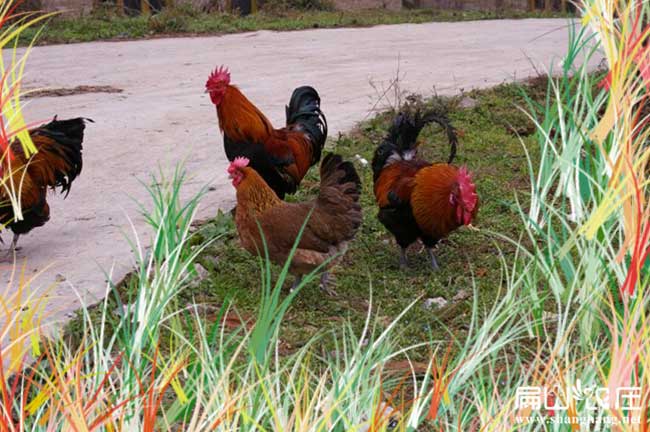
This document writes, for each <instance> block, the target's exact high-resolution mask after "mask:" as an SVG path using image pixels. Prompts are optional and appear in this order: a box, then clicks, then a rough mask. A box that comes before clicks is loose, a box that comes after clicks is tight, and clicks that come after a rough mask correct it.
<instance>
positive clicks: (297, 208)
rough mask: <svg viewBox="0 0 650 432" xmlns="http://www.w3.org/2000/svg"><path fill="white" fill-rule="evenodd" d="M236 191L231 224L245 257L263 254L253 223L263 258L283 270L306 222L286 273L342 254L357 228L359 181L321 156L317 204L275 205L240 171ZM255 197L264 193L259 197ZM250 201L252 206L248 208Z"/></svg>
mask: <svg viewBox="0 0 650 432" xmlns="http://www.w3.org/2000/svg"><path fill="white" fill-rule="evenodd" d="M243 172H244V173H245V176H244V179H243V180H242V181H241V183H240V184H239V186H238V187H237V210H236V223H237V229H238V231H239V235H240V239H241V241H242V245H243V246H244V248H245V249H247V250H248V251H249V252H251V253H254V254H263V246H262V239H261V236H260V232H259V229H258V226H257V224H256V223H255V220H257V222H259V225H260V227H261V229H262V232H263V233H264V236H265V239H266V244H267V248H268V253H269V257H270V258H271V260H272V261H274V262H275V263H277V264H283V263H284V262H285V261H286V259H287V258H288V256H289V253H290V251H291V248H292V247H293V244H294V242H295V241H296V239H297V238H298V236H299V234H300V229H301V227H302V225H303V222H304V221H305V220H306V219H307V218H308V217H309V219H308V221H307V224H306V225H305V228H304V230H303V232H302V236H301V237H300V242H299V243H298V249H297V251H296V253H295V255H294V257H293V260H292V266H291V270H292V271H293V272H294V273H307V272H309V271H311V270H313V269H314V268H315V267H317V266H319V265H320V264H322V263H323V262H325V261H326V260H328V259H330V258H332V257H334V256H335V255H337V254H340V253H342V252H344V251H345V248H346V245H347V242H348V241H349V240H351V239H352V238H353V237H354V235H355V234H356V232H357V230H358V229H359V226H360V225H361V220H362V217H361V216H362V215H361V206H360V205H359V194H360V189H361V181H360V179H359V176H358V175H357V173H356V171H355V169H354V166H353V165H352V163H350V162H345V161H343V160H342V158H341V157H340V156H339V155H334V154H329V155H327V156H326V157H325V158H324V160H323V162H322V164H321V170H320V172H321V188H320V193H319V195H318V197H317V198H315V199H313V200H311V201H306V202H302V203H287V202H284V201H281V200H279V199H278V198H277V196H275V194H273V196H267V195H269V194H270V193H273V191H272V190H271V189H270V188H269V187H268V186H267V185H266V184H263V185H262V184H261V183H260V182H263V180H262V178H261V177H260V176H259V175H257V173H256V172H255V171H254V170H252V169H250V168H244V170H243ZM260 191H264V194H263V195H260ZM250 200H256V201H258V202H256V203H253V202H250Z"/></svg>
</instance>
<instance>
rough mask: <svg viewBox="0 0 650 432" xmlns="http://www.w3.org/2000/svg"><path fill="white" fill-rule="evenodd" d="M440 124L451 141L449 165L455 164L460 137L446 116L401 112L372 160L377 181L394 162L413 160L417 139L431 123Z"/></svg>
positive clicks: (431, 112)
mask: <svg viewBox="0 0 650 432" xmlns="http://www.w3.org/2000/svg"><path fill="white" fill-rule="evenodd" d="M432 122H434V123H438V124H439V125H440V126H442V127H443V128H444V129H445V132H446V133H447V139H448V140H449V145H450V152H449V158H448V160H447V163H451V162H453V160H454V158H455V157H456V147H457V145H458V136H457V134H456V129H455V128H454V127H453V126H452V125H451V122H450V121H449V119H448V118H447V116H446V115H444V114H440V113H437V112H434V111H428V112H424V113H423V112H422V111H421V110H420V109H416V110H415V111H414V112H412V113H411V112H406V111H405V112H400V113H399V114H398V115H397V116H396V117H395V119H394V120H393V124H392V125H391V126H390V128H389V129H388V133H387V134H386V138H384V140H383V141H382V142H381V144H379V146H378V147H377V149H376V150H375V155H374V157H373V160H372V170H373V175H374V178H375V180H376V179H377V177H378V176H379V173H380V172H381V170H382V168H383V167H384V166H386V165H387V164H389V163H390V162H391V161H393V160H408V159H412V158H413V157H414V156H415V153H416V147H417V138H418V136H419V135H420V132H421V131H422V129H423V128H424V127H425V126H426V125H427V124H429V123H432Z"/></svg>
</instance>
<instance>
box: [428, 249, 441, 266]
mask: <svg viewBox="0 0 650 432" xmlns="http://www.w3.org/2000/svg"><path fill="white" fill-rule="evenodd" d="M427 254H429V259H430V260H431V268H432V269H433V270H439V269H440V267H438V261H436V256H435V255H434V254H433V248H427Z"/></svg>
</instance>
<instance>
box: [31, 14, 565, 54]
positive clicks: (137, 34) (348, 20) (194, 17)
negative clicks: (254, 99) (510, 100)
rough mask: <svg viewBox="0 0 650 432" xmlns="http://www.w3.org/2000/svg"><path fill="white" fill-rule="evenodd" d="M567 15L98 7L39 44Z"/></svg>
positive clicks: (55, 22) (56, 26)
mask: <svg viewBox="0 0 650 432" xmlns="http://www.w3.org/2000/svg"><path fill="white" fill-rule="evenodd" d="M559 16H566V15H562V14H558V13H550V14H549V13H544V12H539V13H528V12H518V11H499V12H494V11H492V12H489V11H488V12H479V11H447V10H432V9H427V10H402V11H398V12H391V11H388V10H384V9H376V10H363V11H350V12H337V11H281V12H260V13H257V14H254V15H249V16H243V17H242V16H238V15H233V14H224V13H203V12H197V11H194V10H191V9H188V8H173V9H169V10H165V11H163V12H162V13H159V14H157V15H153V16H136V17H127V16H123V15H120V14H116V13H114V12H113V11H111V10H107V9H99V10H97V11H95V12H93V13H92V14H90V15H87V16H81V17H74V16H58V17H54V18H52V19H50V20H49V21H48V23H47V24H46V25H45V27H44V29H43V32H42V33H41V35H40V36H39V37H38V40H37V44H39V45H46V44H60V43H74V42H89V41H94V40H125V39H141V38H150V37H158V36H172V35H173V36H181V35H187V36H191V35H198V34H201V35H205V34H225V33H238V32H245V31H255V30H276V31H287V30H304V29H313V28H336V27H367V26H374V25H380V24H402V23H425V22H432V21H441V22H450V21H469V20H482V19H501V18H531V17H559ZM36 32H37V29H27V30H25V31H24V32H23V33H22V34H21V41H22V43H23V44H25V43H27V42H29V41H31V40H32V38H33V37H34V36H35V35H36Z"/></svg>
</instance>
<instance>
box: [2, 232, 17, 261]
mask: <svg viewBox="0 0 650 432" xmlns="http://www.w3.org/2000/svg"><path fill="white" fill-rule="evenodd" d="M18 237H20V234H16V233H14V238H13V240H11V246H9V250H8V251H7V254H6V255H5V258H7V257H10V256H11V255H13V253H14V252H16V251H17V250H18V247H16V244H17V243H18Z"/></svg>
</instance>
